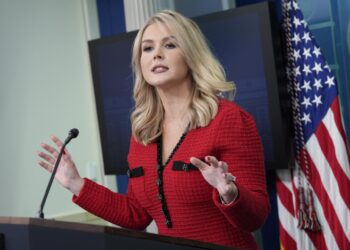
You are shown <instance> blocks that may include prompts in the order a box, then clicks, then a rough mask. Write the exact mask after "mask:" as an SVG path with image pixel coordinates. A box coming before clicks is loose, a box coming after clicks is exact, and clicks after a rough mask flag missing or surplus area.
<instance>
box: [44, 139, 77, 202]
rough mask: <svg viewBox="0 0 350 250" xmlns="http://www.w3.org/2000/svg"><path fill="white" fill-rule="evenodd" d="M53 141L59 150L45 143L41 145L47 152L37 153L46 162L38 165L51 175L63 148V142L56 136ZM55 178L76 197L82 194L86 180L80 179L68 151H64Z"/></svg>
mask: <svg viewBox="0 0 350 250" xmlns="http://www.w3.org/2000/svg"><path fill="white" fill-rule="evenodd" d="M51 140H52V141H53V142H54V143H55V144H56V146H57V148H58V149H56V148H54V147H52V146H50V145H48V144H45V143H43V144H41V147H42V148H43V149H44V150H45V151H46V152H39V151H38V152H37V154H38V156H39V157H40V158H41V159H43V160H45V161H43V160H40V161H39V162H38V164H39V165H40V166H41V167H43V168H45V169H46V170H47V171H49V172H50V173H52V171H53V168H54V165H55V163H56V160H57V157H58V154H59V150H60V149H61V147H62V142H61V141H60V139H58V138H57V137H56V136H51ZM55 178H56V180H57V181H58V182H59V183H60V184H61V185H62V186H63V187H65V188H67V189H68V190H70V191H71V192H72V193H74V194H75V195H78V194H79V193H80V190H81V187H82V186H83V183H84V180H83V179H82V178H81V177H80V175H79V173H78V170H77V168H76V166H75V163H74V162H73V160H72V157H71V155H70V153H69V152H68V151H67V149H64V153H63V155H62V158H61V162H60V164H59V166H58V168H57V172H56V175H55Z"/></svg>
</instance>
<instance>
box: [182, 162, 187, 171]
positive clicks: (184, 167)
mask: <svg viewBox="0 0 350 250" xmlns="http://www.w3.org/2000/svg"><path fill="white" fill-rule="evenodd" d="M182 170H183V171H186V172H187V171H188V165H187V164H183V165H182Z"/></svg>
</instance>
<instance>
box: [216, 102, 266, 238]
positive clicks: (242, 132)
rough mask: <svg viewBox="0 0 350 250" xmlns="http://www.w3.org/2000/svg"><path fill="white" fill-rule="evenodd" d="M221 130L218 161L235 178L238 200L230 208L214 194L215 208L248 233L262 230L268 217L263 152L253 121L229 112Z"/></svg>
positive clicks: (232, 111)
mask: <svg viewBox="0 0 350 250" xmlns="http://www.w3.org/2000/svg"><path fill="white" fill-rule="evenodd" d="M227 111H228V112H227V114H225V116H224V118H223V120H222V121H221V124H220V129H219V130H218V136H217V140H216V147H217V154H216V155H217V157H218V159H219V160H221V161H224V162H226V163H227V164H228V171H229V172H231V173H232V174H233V175H234V176H236V182H235V183H236V185H237V188H238V191H239V196H238V198H237V199H236V200H235V201H234V202H233V203H231V204H229V205H224V204H222V203H221V201H220V197H219V194H218V192H217V190H214V191H213V200H214V203H215V205H216V206H217V207H218V208H219V209H220V211H221V212H222V213H223V214H224V215H225V217H226V218H227V220H229V222H230V223H231V224H232V225H234V226H236V227H238V228H241V229H242V230H245V231H250V232H252V231H255V230H257V229H258V228H259V227H261V226H262V225H263V223H264V221H265V219H266V217H267V215H268V213H269V210H270V204H269V200H268V195H267V191H266V180H265V168H264V158H263V148H262V144H261V141H260V137H259V135H258V131H257V128H256V125H255V122H254V120H253V118H252V117H251V116H250V115H249V114H248V113H247V112H245V111H244V110H242V109H237V110H227Z"/></svg>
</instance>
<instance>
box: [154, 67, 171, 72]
mask: <svg viewBox="0 0 350 250" xmlns="http://www.w3.org/2000/svg"><path fill="white" fill-rule="evenodd" d="M168 69H169V68H168V67H165V66H163V65H157V66H154V67H153V68H152V72H153V73H163V72H165V71H167V70H168Z"/></svg>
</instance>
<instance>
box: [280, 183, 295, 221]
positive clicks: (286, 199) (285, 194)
mask: <svg viewBox="0 0 350 250" xmlns="http://www.w3.org/2000/svg"><path fill="white" fill-rule="evenodd" d="M276 187H277V190H278V194H279V196H278V197H279V198H280V200H281V202H282V204H283V206H284V207H285V208H286V209H287V210H288V212H289V213H290V214H291V215H292V216H295V212H294V204H293V194H292V193H291V191H290V190H289V189H288V188H287V187H286V186H285V184H284V183H283V182H282V181H281V180H280V178H279V177H278V176H276Z"/></svg>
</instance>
